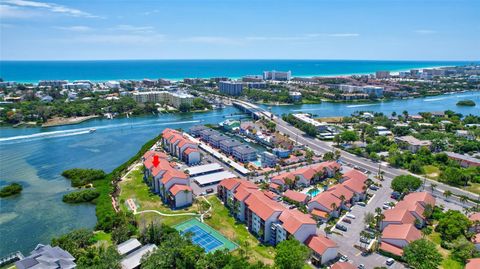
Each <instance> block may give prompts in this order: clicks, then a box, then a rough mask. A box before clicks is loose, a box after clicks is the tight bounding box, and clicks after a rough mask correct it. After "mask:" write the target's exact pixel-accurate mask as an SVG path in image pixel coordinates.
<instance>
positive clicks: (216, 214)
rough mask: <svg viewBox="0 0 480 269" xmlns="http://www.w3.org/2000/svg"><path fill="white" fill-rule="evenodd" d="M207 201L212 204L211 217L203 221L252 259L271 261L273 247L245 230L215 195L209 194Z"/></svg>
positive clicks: (273, 251)
mask: <svg viewBox="0 0 480 269" xmlns="http://www.w3.org/2000/svg"><path fill="white" fill-rule="evenodd" d="M208 201H209V202H210V203H211V204H212V214H211V215H212V217H211V218H208V219H206V220H205V222H206V223H207V224H208V225H210V226H211V227H212V228H214V229H216V230H217V231H219V232H220V233H222V234H223V235H224V236H226V237H227V238H228V239H230V240H231V241H233V242H235V243H237V244H238V245H239V248H241V249H242V250H244V251H247V253H248V255H247V256H250V257H252V260H259V261H262V262H264V263H267V264H272V263H273V258H274V257H275V248H274V247H272V246H264V245H261V244H260V243H259V241H258V240H257V239H256V238H255V237H254V236H253V235H252V234H251V233H250V232H249V231H248V230H247V228H246V226H245V224H243V223H238V222H237V221H236V220H235V219H234V218H233V217H232V216H230V214H229V212H228V210H227V208H226V207H224V206H223V204H222V203H221V202H220V200H219V199H218V198H217V197H216V196H210V197H209V198H208ZM236 251H239V250H238V249H237V250H236Z"/></svg>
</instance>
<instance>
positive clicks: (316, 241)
mask: <svg viewBox="0 0 480 269" xmlns="http://www.w3.org/2000/svg"><path fill="white" fill-rule="evenodd" d="M305 245H307V246H308V247H309V248H311V249H312V250H313V251H315V252H316V253H318V254H320V255H322V254H323V253H324V252H325V251H327V249H329V248H336V247H338V246H337V243H335V242H333V241H332V240H330V239H328V238H326V237H325V236H318V235H312V236H310V237H309V238H308V239H307V241H305Z"/></svg>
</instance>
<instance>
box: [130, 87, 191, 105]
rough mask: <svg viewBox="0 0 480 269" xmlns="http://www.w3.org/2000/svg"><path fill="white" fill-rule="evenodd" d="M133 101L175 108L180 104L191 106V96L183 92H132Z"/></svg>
mask: <svg viewBox="0 0 480 269" xmlns="http://www.w3.org/2000/svg"><path fill="white" fill-rule="evenodd" d="M132 97H133V99H134V100H135V101H136V102H138V103H146V102H152V103H160V104H162V103H164V104H168V105H170V106H173V107H175V108H180V106H181V105H182V104H185V105H189V106H191V105H192V104H193V99H195V98H194V97H193V95H190V94H188V93H184V92H168V91H148V92H134V93H133V94H132Z"/></svg>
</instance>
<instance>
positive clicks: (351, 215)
mask: <svg viewBox="0 0 480 269" xmlns="http://www.w3.org/2000/svg"><path fill="white" fill-rule="evenodd" d="M345 216H346V217H347V218H350V219H355V218H356V217H355V215H353V214H347V215H345Z"/></svg>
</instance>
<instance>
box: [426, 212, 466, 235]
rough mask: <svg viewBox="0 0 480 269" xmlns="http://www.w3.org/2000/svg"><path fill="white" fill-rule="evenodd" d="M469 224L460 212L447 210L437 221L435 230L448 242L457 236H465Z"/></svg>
mask: <svg viewBox="0 0 480 269" xmlns="http://www.w3.org/2000/svg"><path fill="white" fill-rule="evenodd" d="M471 224H472V223H471V221H470V220H469V219H468V218H467V216H465V215H464V214H463V213H462V212H460V211H457V210H448V211H447V212H445V213H444V214H443V216H442V218H441V219H440V220H439V221H438V225H437V227H435V231H436V232H439V233H440V236H441V238H442V240H444V241H447V242H448V241H453V240H455V239H457V238H458V237H459V236H465V235H466V234H467V231H468V228H469V227H470V226H471Z"/></svg>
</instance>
